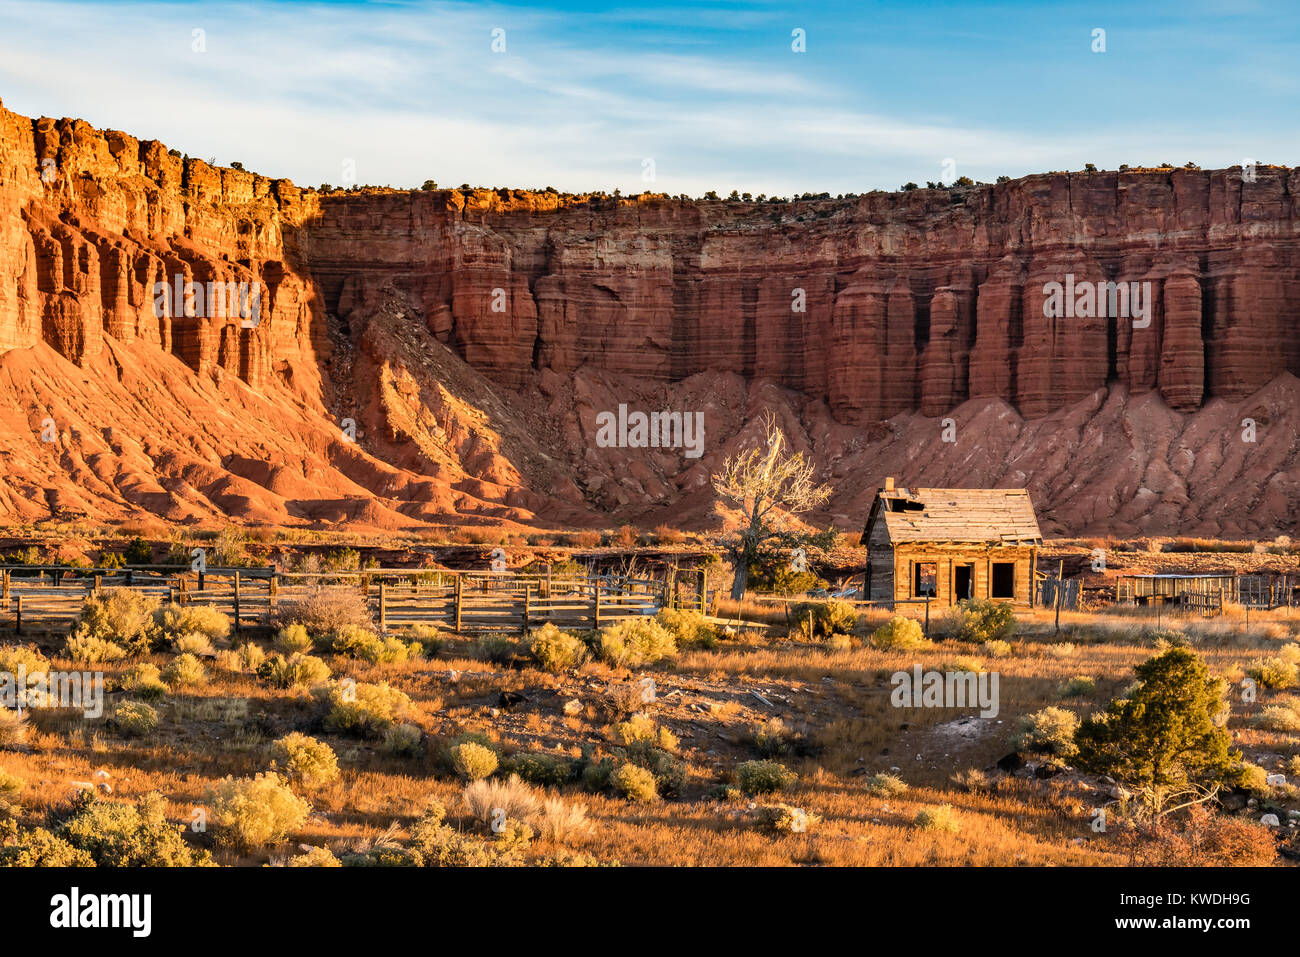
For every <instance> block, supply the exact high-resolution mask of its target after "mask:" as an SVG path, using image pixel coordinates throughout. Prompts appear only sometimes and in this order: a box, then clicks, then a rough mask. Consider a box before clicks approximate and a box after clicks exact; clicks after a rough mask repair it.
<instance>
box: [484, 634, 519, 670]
mask: <svg viewBox="0 0 1300 957" xmlns="http://www.w3.org/2000/svg"><path fill="white" fill-rule="evenodd" d="M518 653H519V642H518V641H516V640H515V639H513V638H507V637H505V636H504V635H489V636H488V637H486V638H481V639H479V640H478V641H476V642H474V647H473V654H474V657H475V658H477V659H478V660H479V661H490V662H492V663H493V664H494V665H508V664H510V663H511V662H513V661H514V660H515V655H517V654H518Z"/></svg>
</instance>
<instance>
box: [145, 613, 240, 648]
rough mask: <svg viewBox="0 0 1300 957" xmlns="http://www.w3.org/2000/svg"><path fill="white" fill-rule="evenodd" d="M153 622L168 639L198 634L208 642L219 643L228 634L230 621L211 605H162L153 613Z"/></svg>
mask: <svg viewBox="0 0 1300 957" xmlns="http://www.w3.org/2000/svg"><path fill="white" fill-rule="evenodd" d="M154 621H155V622H156V623H157V626H158V630H159V631H160V632H161V633H162V635H163V636H164V637H166V638H169V639H175V638H176V637H178V636H180V635H189V634H194V633H198V634H200V635H203V636H204V637H206V638H207V639H208V640H209V641H220V640H222V639H223V638H225V637H226V636H227V635H229V634H230V619H229V618H227V617H226V616H225V615H224V614H223V613H222V612H220V611H218V610H217V609H216V608H215V607H214V606H212V605H195V604H185V605H175V604H172V605H164V606H163V607H161V608H159V609H158V610H157V611H155V612H154Z"/></svg>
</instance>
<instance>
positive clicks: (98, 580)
mask: <svg viewBox="0 0 1300 957" xmlns="http://www.w3.org/2000/svg"><path fill="white" fill-rule="evenodd" d="M103 586H104V576H103V575H96V576H95V589H94V591H95V594H96V595H98V594H99V590H100V588H102V587H103Z"/></svg>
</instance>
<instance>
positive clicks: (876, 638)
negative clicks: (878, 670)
mask: <svg viewBox="0 0 1300 957" xmlns="http://www.w3.org/2000/svg"><path fill="white" fill-rule="evenodd" d="M871 643H872V644H873V645H875V646H876V647H877V648H881V649H884V650H886V651H910V650H912V649H913V648H924V647H925V646H926V645H928V644H929V643H930V642H929V640H928V639H927V638H926V637H925V634H924V632H922V631H921V624H920V622H918V621H917V620H916V619H914V618H905V617H904V616H902V615H895V616H894V617H893V618H891V619H889V621H887V622H885V623H884V624H883V625H881V626H880V627H879V628H877V629H876V630H875V631H874V632H872V633H871Z"/></svg>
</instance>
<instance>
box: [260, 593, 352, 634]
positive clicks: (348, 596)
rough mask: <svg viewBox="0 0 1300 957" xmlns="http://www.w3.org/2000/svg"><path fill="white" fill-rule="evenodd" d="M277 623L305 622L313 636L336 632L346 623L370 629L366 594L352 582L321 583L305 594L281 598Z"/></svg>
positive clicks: (278, 624) (276, 616) (280, 624)
mask: <svg viewBox="0 0 1300 957" xmlns="http://www.w3.org/2000/svg"><path fill="white" fill-rule="evenodd" d="M275 624H276V625H277V626H280V627H283V626H284V625H293V624H297V625H302V626H303V627H305V628H306V629H307V632H308V633H309V634H312V635H332V634H334V633H335V632H337V631H338V630H339V629H340V628H342V627H343V626H344V625H357V626H359V627H362V628H370V627H371V626H372V624H373V620H372V619H371V617H370V608H369V606H368V605H367V604H366V599H365V596H364V595H362V594H361V592H360V591H359V590H357V589H356V588H353V587H352V586H351V585H317V586H314V587H312V588H311V589H310V590H308V591H307V593H306V594H304V595H302V596H301V597H295V598H288V599H281V600H280V601H279V603H278V604H277V606H276V614H275Z"/></svg>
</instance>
